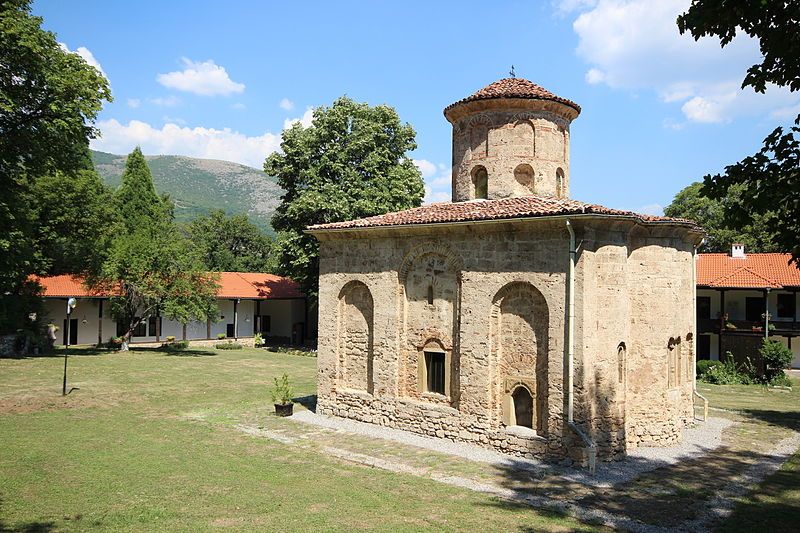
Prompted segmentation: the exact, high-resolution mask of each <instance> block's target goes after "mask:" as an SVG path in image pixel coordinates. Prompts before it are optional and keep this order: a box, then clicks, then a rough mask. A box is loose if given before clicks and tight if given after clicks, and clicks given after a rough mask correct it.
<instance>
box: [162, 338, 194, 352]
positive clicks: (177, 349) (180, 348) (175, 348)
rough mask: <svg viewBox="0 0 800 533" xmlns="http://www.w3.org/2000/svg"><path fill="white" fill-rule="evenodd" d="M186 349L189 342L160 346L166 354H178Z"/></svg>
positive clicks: (169, 343) (175, 342) (168, 343)
mask: <svg viewBox="0 0 800 533" xmlns="http://www.w3.org/2000/svg"><path fill="white" fill-rule="evenodd" d="M187 348H189V341H174V342H167V343H165V344H162V345H161V349H162V350H164V351H167V352H180V351H183V350H186V349H187Z"/></svg>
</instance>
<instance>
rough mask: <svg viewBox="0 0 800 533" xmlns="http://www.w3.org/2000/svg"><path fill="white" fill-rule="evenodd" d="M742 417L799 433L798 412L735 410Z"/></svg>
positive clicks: (799, 418) (799, 413)
mask: <svg viewBox="0 0 800 533" xmlns="http://www.w3.org/2000/svg"><path fill="white" fill-rule="evenodd" d="M736 412H738V413H741V414H742V415H744V416H747V417H750V418H755V419H756V420H761V421H762V422H766V423H767V424H771V425H773V426H781V427H785V428H788V429H791V430H794V431H800V411H775V410H769V409H736Z"/></svg>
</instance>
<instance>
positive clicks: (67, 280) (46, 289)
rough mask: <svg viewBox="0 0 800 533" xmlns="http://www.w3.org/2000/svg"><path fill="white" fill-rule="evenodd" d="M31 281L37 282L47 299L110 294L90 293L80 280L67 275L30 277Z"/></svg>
mask: <svg viewBox="0 0 800 533" xmlns="http://www.w3.org/2000/svg"><path fill="white" fill-rule="evenodd" d="M31 279H32V280H34V281H38V282H39V285H41V286H42V289H43V291H42V294H43V295H44V296H48V297H58V296H60V297H64V298H68V297H72V296H74V297H99V296H108V295H109V294H110V293H109V292H108V291H90V290H89V289H87V288H86V285H84V284H83V280H82V279H81V278H77V277H75V276H71V275H69V274H64V275H61V276H50V277H46V278H41V277H39V276H31Z"/></svg>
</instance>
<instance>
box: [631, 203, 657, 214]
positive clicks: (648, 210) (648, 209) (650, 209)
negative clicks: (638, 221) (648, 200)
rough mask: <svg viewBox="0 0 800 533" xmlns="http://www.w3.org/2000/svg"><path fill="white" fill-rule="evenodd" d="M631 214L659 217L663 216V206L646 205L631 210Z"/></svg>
mask: <svg viewBox="0 0 800 533" xmlns="http://www.w3.org/2000/svg"><path fill="white" fill-rule="evenodd" d="M633 212H634V213H640V214H642V215H654V216H659V217H660V216H663V215H664V206H662V205H661V204H647V205H643V206H641V207H637V208H636V209H634V210H633Z"/></svg>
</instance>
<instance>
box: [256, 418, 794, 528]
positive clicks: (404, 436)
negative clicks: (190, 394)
mask: <svg viewBox="0 0 800 533" xmlns="http://www.w3.org/2000/svg"><path fill="white" fill-rule="evenodd" d="M290 420H294V421H297V422H302V423H306V424H313V425H315V426H319V427H323V428H328V429H331V430H335V431H338V432H347V433H354V434H358V435H362V436H367V437H372V438H379V439H384V440H389V441H393V442H398V443H401V444H406V445H410V446H416V447H419V448H424V449H427V450H431V451H435V452H440V453H444V454H449V455H454V456H457V457H462V458H464V459H467V460H470V461H478V462H482V463H488V464H492V465H499V466H504V467H506V468H508V467H509V466H510V467H513V468H518V469H520V470H525V471H534V472H535V473H536V474H537V475H540V476H541V475H555V476H561V477H562V478H566V479H569V480H572V481H576V482H579V483H584V484H586V485H590V486H595V487H611V486H613V485H614V484H618V483H623V482H626V481H629V480H630V479H633V478H635V477H636V476H638V475H640V474H641V473H643V472H647V471H650V470H654V469H656V468H660V467H663V466H668V465H672V464H675V463H677V462H679V461H681V460H683V459H688V458H693V459H696V458H697V457H699V456H702V455H706V454H708V453H710V452H711V451H712V450H714V449H715V448H717V447H719V446H720V445H721V443H722V431H723V430H724V429H725V428H727V427H730V426H731V425H732V424H733V423H734V422H732V421H731V420H728V419H723V418H710V419H709V420H708V421H707V422H706V423H705V424H698V425H697V426H696V427H694V428H689V429H687V430H685V432H684V440H683V442H682V443H681V444H680V445H677V446H673V447H670V448H639V449H637V450H635V451H633V452H631V453H630V454H628V457H627V458H626V459H625V460H623V461H619V462H615V463H601V464H600V465H599V466H598V468H597V472H596V474H595V476H593V477H592V476H589V475H588V473H587V472H586V471H585V470H578V469H575V468H563V467H557V466H553V465H549V464H546V463H543V462H541V461H536V460H532V459H522V458H517V457H511V456H507V455H504V454H501V453H499V452H496V451H493V450H490V449H486V448H481V447H479V446H475V445H472V444H466V443H460V442H452V441H448V440H444V439H436V438H431V437H423V436H421V435H416V434H414V433H410V432H407V431H402V430H398V429H393V428H386V427H382V426H376V425H374V424H367V423H363V422H357V421H354V420H348V419H343V418H336V417H327V416H322V415H317V414H315V413H312V412H311V411H300V412H297V413H296V414H295V415H294V416H292V417H291V418H290ZM264 436H267V435H264ZM268 436H269V437H272V438H274V435H268ZM798 448H800V433H798V432H794V433H792V435H790V436H789V437H787V438H785V439H783V440H781V441H780V442H778V443H777V444H776V445H775V446H773V447H772V448H771V449H770V450H766V451H764V454H765V455H766V456H767V458H766V459H765V460H763V461H760V462H759V463H757V464H754V465H752V466H751V467H749V468H747V469H746V470H745V471H743V472H742V473H741V474H740V475H739V476H737V478H736V479H734V480H733V481H731V482H730V483H728V484H726V485H724V486H721V487H719V488H718V491H717V494H716V495H715V496H714V497H713V498H712V499H711V500H710V501H709V502H708V503H707V504H706V505H704V506H703V508H702V509H701V510H700V511H699V514H698V516H697V517H696V518H695V519H693V520H690V521H687V522H684V523H683V524H681V525H679V526H677V527H671V528H665V527H660V526H655V525H651V524H645V523H642V522H640V521H638V520H635V519H632V518H630V517H628V516H623V515H619V514H615V513H611V512H608V511H606V510H602V509H590V508H585V507H582V506H580V505H577V504H575V503H572V502H566V501H561V500H555V499H552V498H549V497H547V496H545V495H533V494H530V493H527V492H522V491H516V490H514V489H510V488H507V487H501V486H498V485H496V484H493V483H487V482H481V481H478V480H474V479H469V478H466V477H462V476H457V475H447V474H442V473H438V472H435V471H430V470H428V469H422V468H419V467H414V466H411V465H408V464H405V463H402V462H399V461H394V460H387V459H384V458H380V457H373V456H369V455H364V454H360V453H356V452H353V451H350V450H344V449H341V448H333V447H326V448H325V452H326V453H327V454H328V455H330V456H332V457H337V458H339V459H341V460H345V461H349V462H353V463H357V464H361V465H365V466H369V467H372V468H381V469H384V470H388V471H392V472H398V473H405V474H411V475H416V476H421V477H428V478H430V479H433V480H434V481H438V482H440V483H445V484H448V485H451V486H455V487H460V488H465V489H469V490H472V491H476V492H483V493H486V494H491V495H493V496H497V497H499V498H503V499H506V500H511V501H516V502H520V503H525V504H527V505H530V506H532V507H534V508H544V509H553V510H558V511H561V512H565V513H567V514H569V515H571V516H574V517H576V518H578V519H579V520H582V521H592V522H598V523H602V524H603V525H606V526H608V527H612V528H614V529H617V530H626V531H633V532H637V533H662V532H670V531H691V532H706V531H710V530H711V529H712V528H713V526H714V525H715V524H716V523H717V522H719V521H720V520H722V519H724V518H725V517H727V516H729V515H730V513H731V511H732V510H733V507H734V504H735V498H736V497H738V496H743V495H745V494H747V493H748V492H749V491H750V490H751V488H752V487H753V486H754V485H757V484H758V483H760V482H761V481H762V480H763V479H764V478H766V477H767V476H768V475H769V474H771V473H772V472H774V471H775V470H777V469H778V468H780V466H781V465H782V464H783V463H784V462H785V461H786V460H787V459H788V458H789V457H791V455H792V454H793V453H794V451H795V450H797V449H798Z"/></svg>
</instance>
